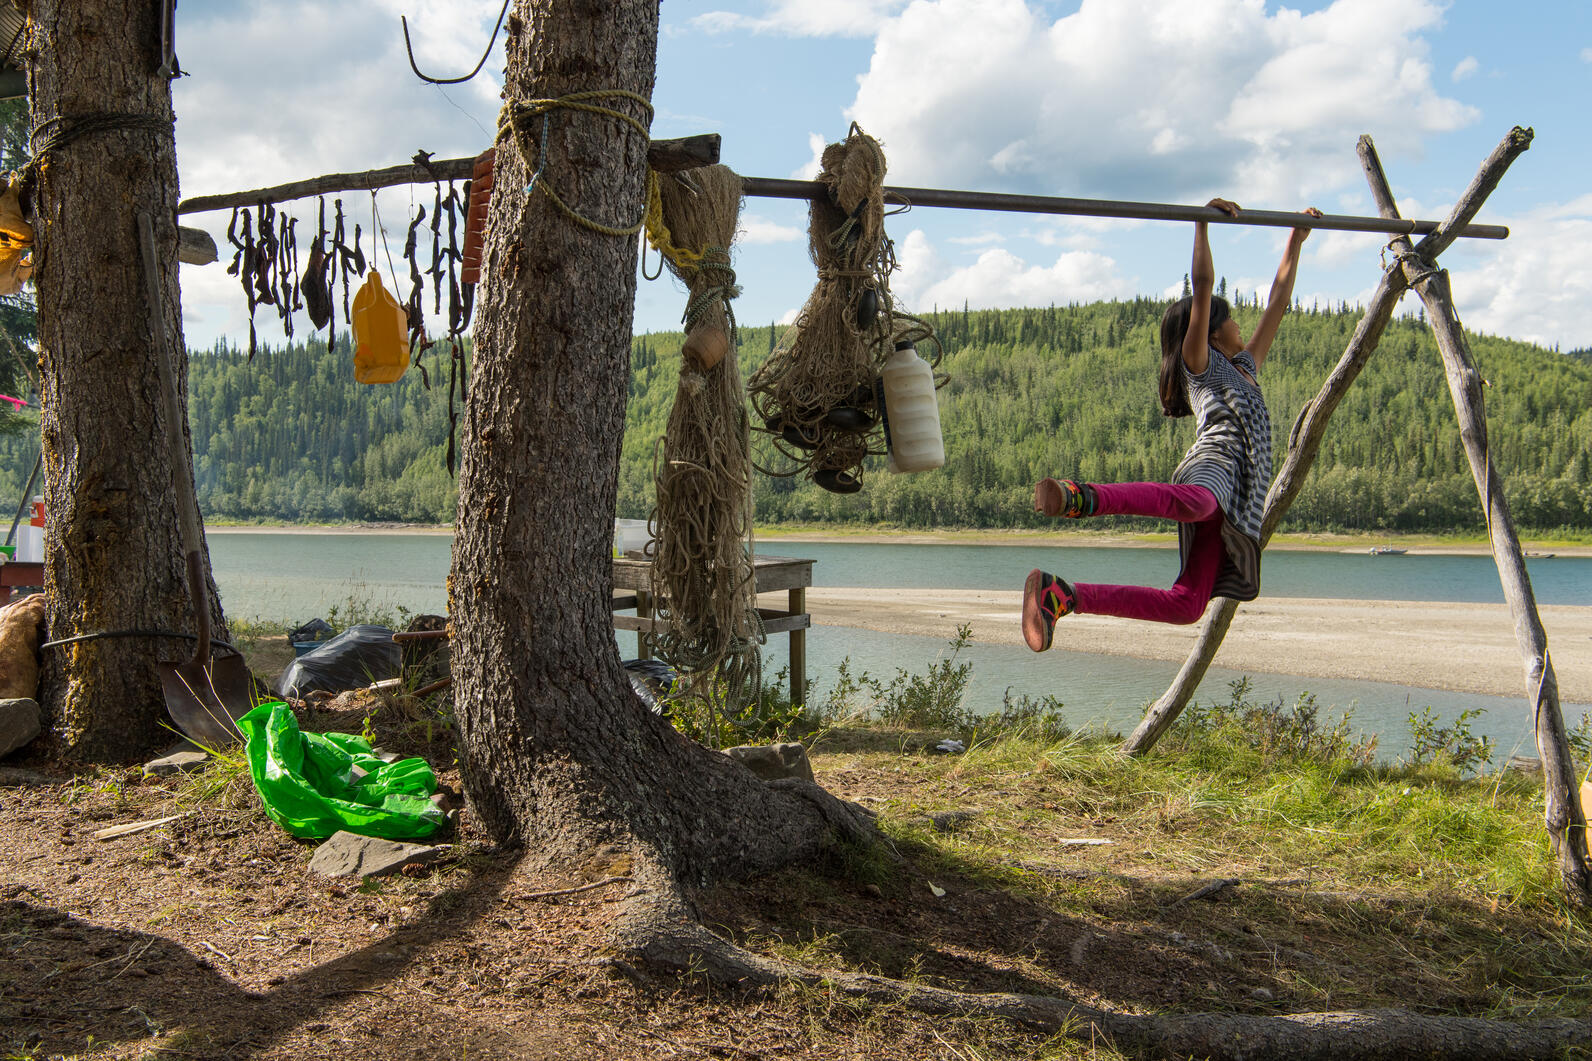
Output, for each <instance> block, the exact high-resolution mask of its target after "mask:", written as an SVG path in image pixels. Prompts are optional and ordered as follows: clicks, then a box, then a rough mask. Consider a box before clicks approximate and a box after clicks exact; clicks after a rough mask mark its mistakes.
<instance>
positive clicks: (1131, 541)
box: [205, 523, 1592, 556]
mask: <svg viewBox="0 0 1592 1061" xmlns="http://www.w3.org/2000/svg"><path fill="white" fill-rule="evenodd" d="M205 533H206V534H207V535H208V534H446V535H451V534H453V527H452V526H450V525H449V524H446V523H441V524H438V523H327V524H313V525H312V524H271V525H265V526H253V525H249V524H224V525H221V526H206V527H205ZM1176 540H1177V536H1176V535H1175V534H1134V535H1124V534H1088V533H1082V532H1079V531H1076V530H1074V529H1072V528H1067V529H1066V530H1064V531H1060V532H1053V533H1041V532H1034V531H1002V530H970V531H907V530H903V531H881V530H869V531H858V532H855V533H852V532H850V531H844V530H841V531H831V530H778V531H769V532H767V533H764V532H758V534H757V537H756V542H757V544H758V546H759V549H760V551H764V552H766V551H767V550H762V549H761V546H763V545H765V544H767V545H773V544H782V545H787V544H788V545H798V544H800V543H802V542H815V543H818V544H823V545H994V546H1023V547H1031V546H1036V545H1037V546H1046V547H1051V546H1056V545H1060V544H1066V545H1076V546H1089V547H1092V548H1104V549H1144V548H1162V547H1165V546H1167V545H1169V544H1171V543H1173V542H1175V541H1176ZM1389 544H1392V545H1396V546H1397V547H1398V548H1400V549H1406V550H1408V552H1409V555H1411V556H1422V555H1425V556H1444V555H1447V556H1489V555H1491V553H1492V550H1491V549H1490V548H1489V547H1488V546H1487V544H1486V543H1485V542H1474V543H1472V542H1419V541H1417V542H1405V541H1402V540H1400V539H1397V538H1388V537H1386V536H1377V535H1372V534H1332V535H1301V536H1299V537H1294V538H1290V537H1281V538H1277V539H1274V540H1273V541H1272V543H1271V544H1270V545H1268V546H1267V547H1266V548H1267V550H1269V551H1276V552H1281V551H1289V552H1293V551H1299V552H1323V553H1363V552H1365V551H1366V550H1368V549H1370V548H1371V547H1372V546H1374V545H1389ZM1522 544H1523V548H1524V549H1525V550H1526V552H1528V553H1531V552H1549V553H1553V554H1554V555H1555V556H1592V545H1562V544H1557V543H1554V544H1539V543H1536V542H1531V541H1527V542H1524V543H1522Z"/></svg>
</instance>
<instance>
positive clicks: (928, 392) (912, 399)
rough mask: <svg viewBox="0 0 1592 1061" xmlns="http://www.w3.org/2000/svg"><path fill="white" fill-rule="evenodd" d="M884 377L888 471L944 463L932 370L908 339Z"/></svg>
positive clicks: (921, 468)
mask: <svg viewBox="0 0 1592 1061" xmlns="http://www.w3.org/2000/svg"><path fill="white" fill-rule="evenodd" d="M879 375H880V377H881V378H882V379H883V380H884V415H885V430H886V433H887V435H888V437H889V440H890V470H891V471H893V472H925V471H928V470H929V469H930V468H938V467H940V466H942V465H943V464H944V463H945V442H944V441H943V439H942V438H941V437H940V406H939V404H938V403H937V402H936V400H935V397H934V370H933V369H932V368H930V367H929V363H928V362H927V361H925V360H923V358H921V357H919V356H918V351H917V349H916V348H915V347H913V345H912V341H911V340H910V339H904V340H902V341H901V342H899V343H896V346H895V353H893V354H891V355H890V360H888V361H886V362H885V363H884V368H883V369H881V370H880V372H879Z"/></svg>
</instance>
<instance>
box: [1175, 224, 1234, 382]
mask: <svg viewBox="0 0 1592 1061" xmlns="http://www.w3.org/2000/svg"><path fill="white" fill-rule="evenodd" d="M1205 205H1206V206H1211V207H1215V208H1216V209H1217V210H1220V211H1222V212H1223V213H1224V214H1226V215H1227V216H1229V217H1237V216H1238V204H1237V203H1233V202H1228V201H1227V200H1226V199H1212V200H1211V201H1210V202H1208V203H1206V204H1205ZM1188 278H1189V288H1190V291H1191V293H1192V294H1193V296H1194V301H1193V303H1192V304H1191V305H1190V306H1189V312H1188V333H1187V334H1186V335H1184V336H1183V365H1184V367H1185V368H1187V369H1188V370H1189V371H1190V372H1192V373H1194V374H1195V375H1196V376H1197V375H1199V374H1200V373H1201V372H1204V371H1205V368H1206V366H1207V365H1208V364H1209V361H1210V356H1211V292H1212V291H1214V290H1216V266H1215V264H1213V263H1212V261H1211V236H1210V226H1209V225H1208V224H1206V223H1205V222H1204V221H1196V222H1194V263H1193V265H1192V266H1190V267H1189V271H1188Z"/></svg>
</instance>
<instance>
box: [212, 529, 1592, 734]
mask: <svg viewBox="0 0 1592 1061" xmlns="http://www.w3.org/2000/svg"><path fill="white" fill-rule="evenodd" d="M206 533H207V534H241V533H250V534H262V533H263V534H297V535H308V534H427V535H451V534H452V533H453V528H451V527H448V526H435V525H418V524H416V525H392V524H377V525H357V524H340V525H333V526H275V527H253V526H229V527H210V528H207V529H206ZM1060 537H1062V536H1061V535H1056V534H1047V535H1040V534H1014V533H1008V532H989V531H986V532H945V533H930V532H922V533H920V532H902V533H898V534H897V533H878V532H869V533H866V534H850V533H834V532H822V531H812V532H799V533H780V534H773V533H771V534H769V535H767V536H765V537H761V538H759V539H758V540H759V542H760V543H766V544H774V543H779V544H780V545H781V546H782V548H781V549H780V550H779V551H780V552H783V553H788V552H791V549H790V548H788V547H789V546H799V545H800V543H802V542H823V543H833V544H859V545H860V544H875V543H882V544H896V545H908V544H967V545H970V544H978V545H997V546H999V545H1013V546H1031V545H1046V546H1054V545H1056V544H1058V538H1060ZM1065 538H1066V541H1067V542H1068V544H1075V545H1089V546H1104V547H1120V548H1139V547H1146V546H1155V545H1162V546H1164V545H1165V544H1166V542H1159V541H1157V539H1156V538H1153V537H1150V536H1144V537H1129V536H1108V535H1081V534H1075V533H1069V534H1067V535H1066V536H1065ZM1383 540H1384V539H1375V538H1371V537H1369V536H1365V537H1362V536H1347V535H1345V536H1333V537H1330V538H1329V537H1325V536H1323V537H1318V538H1313V539H1311V540H1308V541H1290V542H1275V543H1273V544H1272V545H1271V546H1270V548H1271V549H1274V550H1276V549H1291V550H1314V551H1322V552H1353V553H1360V552H1364V551H1365V550H1366V549H1368V548H1369V547H1370V544H1376V543H1379V542H1381V541H1383ZM1400 547H1401V548H1408V550H1409V553H1410V555H1420V554H1429V555H1435V554H1451V555H1488V554H1489V553H1490V550H1489V549H1488V547H1487V546H1486V545H1485V544H1475V545H1470V544H1449V543H1432V544H1409V545H1407V546H1406V545H1404V544H1403V543H1400ZM765 551H766V550H765ZM1528 551H1534V550H1532V547H1531V546H1529V545H1528ZM1544 551H1551V552H1553V553H1555V554H1556V555H1559V556H1592V546H1563V545H1553V546H1550V547H1548V548H1547V549H1546V550H1544ZM1389 562H1390V563H1396V562H1397V561H1396V560H1390V561H1389ZM776 598H777V599H776ZM765 603H766V604H769V605H774V606H779V607H783V606H784V604H785V601H784V594H783V593H778V594H773V595H771V596H770V597H769V598H768V599H767V600H766V601H765ZM1021 603H1022V602H1021V594H1020V593H1018V592H1016V591H1009V590H918V589H911V590H903V589H877V588H858V587H845V588H813V589H809V590H808V591H807V608H808V611H809V612H810V613H811V615H812V617H813V622H814V624H816V625H819V626H850V627H858V628H862V629H868V630H878V631H882V632H885V633H895V634H917V635H921V636H927V637H932V638H935V639H938V640H949V639H950V638H951V637H953V636H954V635H955V633H956V630H957V627H959V626H962V625H971V626H972V628H973V640H974V641H975V642H986V643H995V644H1013V645H1020V644H1022V632H1021V630H1020V628H1019V626H1018V612H1019V609H1020V607H1021ZM1539 612H1540V614H1541V616H1542V621H1543V625H1544V626H1545V627H1546V628H1547V631H1548V646H1549V650H1550V652H1551V655H1552V660H1553V666H1554V670H1555V672H1556V674H1557V677H1558V680H1559V694H1560V698H1561V699H1562V700H1563V701H1564V702H1566V703H1581V704H1584V703H1592V607H1571V606H1564V605H1547V606H1541V607H1539ZM1198 629H1199V628H1198V625H1195V626H1187V627H1176V626H1164V625H1160V624H1154V623H1141V622H1133V621H1130V620H1123V619H1112V618H1104V617H1099V616H1074V617H1069V618H1067V619H1065V620H1063V623H1062V625H1061V626H1060V627H1058V629H1057V636H1056V647H1057V648H1063V649H1069V650H1072V651H1077V652H1092V653H1100V654H1104V655H1114V656H1127V657H1132V658H1136V659H1155V660H1167V661H1172V662H1182V661H1183V660H1184V659H1185V658H1186V657H1187V655H1188V652H1189V649H1190V648H1191V647H1192V646H1193V644H1194V642H1195V639H1196V635H1197V633H1198ZM1215 662H1216V665H1218V666H1222V667H1226V668H1229V669H1232V670H1242V671H1255V672H1262V673H1272V674H1290V675H1298V676H1302V677H1322V678H1347V679H1354V680H1365V681H1380V682H1393V683H1396V684H1399V685H1409V686H1415V687H1418V688H1426V689H1447V690H1452V691H1456V692H1469V693H1482V694H1490V695H1494V696H1508V697H1523V696H1524V695H1525V677H1524V675H1525V669H1524V663H1523V659H1522V656H1521V654H1520V650H1519V648H1518V646H1517V644H1516V642H1515V636H1514V627H1513V623H1512V621H1511V619H1510V616H1509V608H1508V606H1507V605H1504V604H1452V603H1443V602H1420V601H1354V600H1318V599H1305V598H1284V597H1275V598H1268V597H1262V598H1261V599H1260V600H1258V601H1254V602H1252V603H1250V604H1246V605H1243V606H1242V607H1240V608H1239V611H1238V615H1237V617H1236V618H1235V619H1234V620H1233V626H1232V629H1231V630H1230V631H1229V632H1228V635H1227V638H1226V640H1225V641H1224V642H1223V645H1222V649H1221V651H1220V652H1219V653H1218V654H1217V657H1216V661H1215Z"/></svg>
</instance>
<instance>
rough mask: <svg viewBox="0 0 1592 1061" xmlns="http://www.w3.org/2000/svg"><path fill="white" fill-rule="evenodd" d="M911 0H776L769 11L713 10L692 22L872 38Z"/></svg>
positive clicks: (715, 27) (716, 27)
mask: <svg viewBox="0 0 1592 1061" xmlns="http://www.w3.org/2000/svg"><path fill="white" fill-rule="evenodd" d="M906 3H907V0H773V2H771V3H768V4H765V5H764V6H765V9H766V12H767V13H766V14H763V15H761V16H758V15H743V14H740V13H739V12H734V11H709V12H707V13H706V14H702V15H698V16H696V17H695V18H693V19H692V20H691V24H692V25H693V26H696V27H697V28H699V29H702V30H705V31H707V32H709V33H729V32H733V31H736V30H748V31H750V32H752V33H776V34H781V35H784V36H789V37H869V36H872V35H873V34H874V32H875V31H877V30H878V28H879V23H880V22H881V21H883V20H884V19H886V18H888V17H889V16H890V15H891V14H893V13H894V12H895V11H896V10H897V9H898V8H901V7H903V6H905V4H906Z"/></svg>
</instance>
